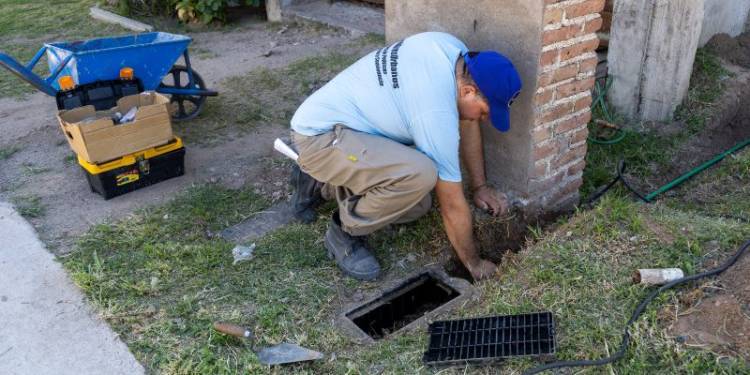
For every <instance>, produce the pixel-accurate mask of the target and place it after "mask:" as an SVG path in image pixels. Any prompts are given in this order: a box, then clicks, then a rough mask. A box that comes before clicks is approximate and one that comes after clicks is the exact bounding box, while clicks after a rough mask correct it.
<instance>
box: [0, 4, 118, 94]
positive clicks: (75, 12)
mask: <svg viewBox="0 0 750 375" xmlns="http://www.w3.org/2000/svg"><path fill="white" fill-rule="evenodd" d="M96 3H97V1H93V0H69V1H53V0H38V1H26V0H0V9H2V10H3V16H2V17H0V51H3V52H5V53H7V54H8V55H10V56H11V57H13V58H15V59H16V60H18V61H20V62H21V63H22V64H24V65H25V64H26V62H28V61H29V60H30V59H31V58H32V57H33V56H34V54H35V53H36V52H37V51H38V50H39V49H40V48H41V47H42V45H43V44H44V43H47V42H56V41H72V40H77V39H85V38H93V37H102V36H110V35H118V34H127V33H129V32H130V31H129V30H126V29H123V28H121V27H119V26H116V25H112V24H108V23H104V22H99V21H96V20H94V19H92V18H91V17H90V16H89V8H90V7H91V6H93V5H95V4H96ZM46 65H47V64H46V58H43V59H42V60H41V61H40V62H39V64H37V68H36V69H35V70H34V71H35V72H36V73H37V74H39V75H42V76H43V77H46V75H47V74H49V71H48V70H47V68H46ZM19 82H22V81H21V80H20V78H18V77H16V76H14V75H13V74H11V73H10V72H8V71H7V70H5V69H0V97H15V98H21V97H23V96H24V95H26V94H29V93H32V92H34V91H36V89H35V88H33V87H32V86H31V85H29V84H26V83H21V84H19Z"/></svg>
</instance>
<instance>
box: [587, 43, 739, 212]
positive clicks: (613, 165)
mask: <svg viewBox="0 0 750 375" xmlns="http://www.w3.org/2000/svg"><path fill="white" fill-rule="evenodd" d="M727 77H729V72H728V71H727V70H726V69H724V68H723V67H722V66H721V63H720V62H719V59H718V57H716V56H715V55H713V54H712V53H711V52H709V51H707V50H705V49H698V52H697V54H696V59H695V64H694V67H693V74H692V78H691V81H690V88H689V90H688V95H687V98H686V99H685V101H684V102H683V104H682V105H681V106H680V107H679V108H678V109H677V111H676V114H675V120H676V121H678V122H681V123H683V124H684V125H680V126H679V129H678V131H677V132H675V133H673V134H668V135H667V134H662V133H660V131H659V128H658V127H660V126H664V125H666V124H656V125H655V127H654V126H652V127H648V128H647V127H645V126H644V124H642V123H633V122H632V121H629V120H627V119H625V118H622V117H617V118H616V121H615V123H618V124H625V125H626V126H624V127H623V131H624V132H625V138H624V139H623V140H622V141H621V142H619V143H616V144H614V145H600V144H595V143H592V142H589V145H588V153H587V154H586V169H585V170H584V184H583V186H582V187H581V192H582V195H583V196H584V197H585V196H589V195H590V194H591V193H592V192H594V191H595V190H596V189H597V188H598V187H600V186H603V185H605V184H607V183H608V182H609V181H611V180H612V179H613V178H614V177H615V176H616V170H617V165H618V163H619V161H620V160H625V161H626V163H627V168H628V171H629V172H631V173H632V174H633V175H637V176H640V178H642V179H652V178H658V177H659V172H660V170H661V169H662V168H663V167H665V165H666V164H667V163H668V162H669V161H670V160H671V156H672V153H673V152H674V151H675V150H677V149H679V147H680V145H681V144H683V143H684V142H686V141H687V140H689V139H690V138H691V137H692V136H694V135H695V134H697V133H698V132H700V131H701V130H703V128H704V125H705V124H706V121H707V119H708V118H710V117H711V116H712V115H713V114H714V111H715V110H714V108H713V105H714V103H715V102H716V101H717V100H718V99H719V97H720V96H721V93H722V92H723V90H724V83H723V81H724V80H725V79H726V78H727ZM593 117H594V118H603V117H604V116H603V114H602V112H601V110H600V109H599V108H598V107H597V108H595V109H594V111H593ZM598 130H599V129H597V127H596V126H595V125H593V122H592V124H590V125H589V131H590V132H591V133H592V134H593V133H596V132H597V131H598Z"/></svg>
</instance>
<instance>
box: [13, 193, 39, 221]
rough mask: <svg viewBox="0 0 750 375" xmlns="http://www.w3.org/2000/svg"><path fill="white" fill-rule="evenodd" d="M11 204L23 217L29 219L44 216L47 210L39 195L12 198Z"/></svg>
mask: <svg viewBox="0 0 750 375" xmlns="http://www.w3.org/2000/svg"><path fill="white" fill-rule="evenodd" d="M11 202H12V203H13V205H14V206H15V207H16V210H17V211H18V213H19V214H21V216H23V217H25V218H27V219H35V218H39V217H42V216H44V214H45V212H46V208H45V206H44V204H42V198H40V197H39V196H37V195H33V194H29V195H19V196H15V197H13V198H11Z"/></svg>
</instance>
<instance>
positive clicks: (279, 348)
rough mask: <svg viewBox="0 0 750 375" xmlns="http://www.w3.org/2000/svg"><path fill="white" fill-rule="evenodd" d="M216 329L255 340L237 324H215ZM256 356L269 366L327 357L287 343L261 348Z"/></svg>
mask: <svg viewBox="0 0 750 375" xmlns="http://www.w3.org/2000/svg"><path fill="white" fill-rule="evenodd" d="M214 329H215V330H217V331H219V332H221V333H224V334H227V335H232V336H236V337H240V338H244V339H248V340H252V339H253V333H252V332H251V331H250V330H249V329H247V328H245V327H242V326H238V325H236V324H231V323H222V322H215V323H214ZM256 354H257V355H258V360H259V361H260V363H262V364H264V365H269V366H271V365H283V364H285V363H296V362H306V361H314V360H316V359H322V358H323V357H325V356H324V355H323V353H320V352H316V351H314V350H310V349H307V348H303V347H301V346H299V345H296V344H290V343H286V342H285V343H281V344H278V345H274V346H270V347H267V348H261V349H260V350H259V351H258V352H256Z"/></svg>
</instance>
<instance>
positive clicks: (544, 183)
mask: <svg viewBox="0 0 750 375" xmlns="http://www.w3.org/2000/svg"><path fill="white" fill-rule="evenodd" d="M564 175H565V173H562V172H559V173H557V174H555V175H553V176H551V177H547V178H544V179H533V180H531V181H530V182H529V190H530V193H531V194H538V193H546V192H550V191H552V190H553V189H554V188H555V187H557V185H559V184H560V182H562V179H563V176H564Z"/></svg>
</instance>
